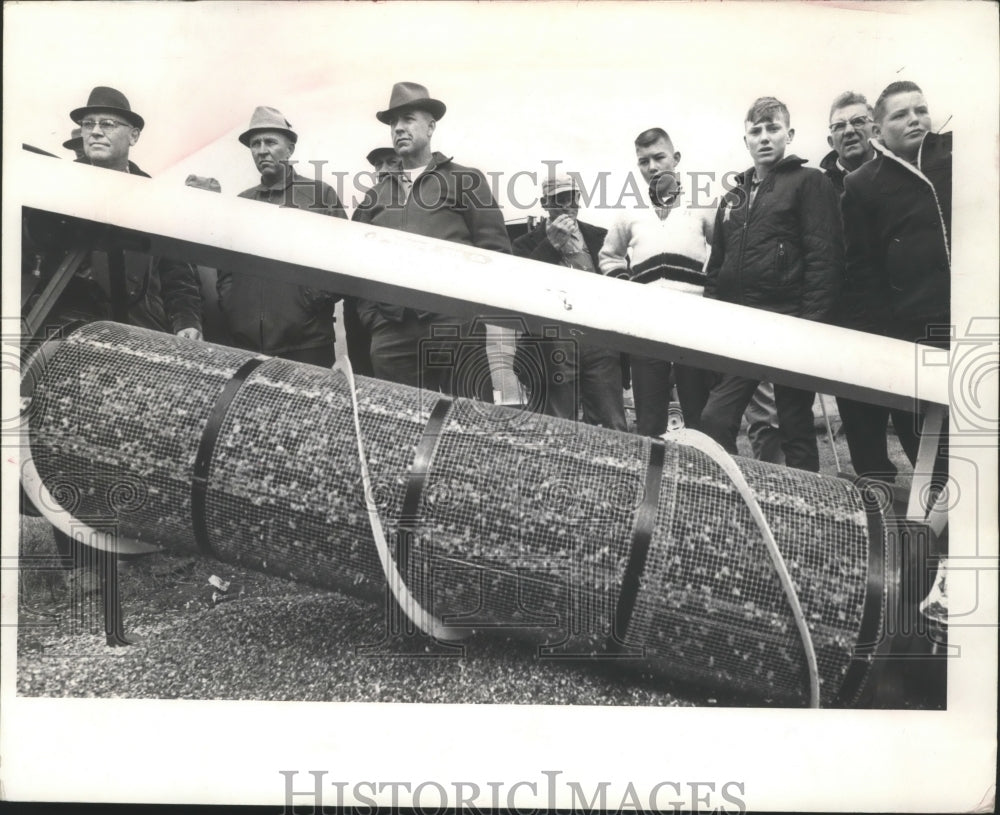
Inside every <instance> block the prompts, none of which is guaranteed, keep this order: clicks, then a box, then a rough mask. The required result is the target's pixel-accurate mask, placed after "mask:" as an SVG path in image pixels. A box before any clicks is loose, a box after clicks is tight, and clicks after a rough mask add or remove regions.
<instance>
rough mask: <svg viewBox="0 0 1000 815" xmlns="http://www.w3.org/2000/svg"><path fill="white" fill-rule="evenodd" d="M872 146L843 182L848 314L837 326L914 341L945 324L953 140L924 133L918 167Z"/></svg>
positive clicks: (947, 317)
mask: <svg viewBox="0 0 1000 815" xmlns="http://www.w3.org/2000/svg"><path fill="white" fill-rule="evenodd" d="M872 144H874V146H875V151H876V152H875V157H874V158H873V159H872V160H871V161H869V162H867V163H865V164H863V165H862V166H861V167H859V168H858V169H857V170H855V171H854V172H853V173H850V174H849V175H848V176H847V178H845V179H844V197H843V199H842V200H841V207H842V210H843V217H844V230H845V238H846V242H847V291H846V292H845V294H846V295H847V297H846V298H845V300H847V301H848V302H850V303H851V304H852V307H851V308H850V309H848V308H843V309H842V310H841V312H842V313H841V314H839V315H838V318H839V319H838V322H840V323H841V324H842V325H845V326H847V327H849V328H856V329H859V330H863V331H872V332H876V333H880V334H886V335H888V336H891V337H895V338H896V339H902V340H908V341H910V342H915V341H916V340H918V339H921V338H922V337H923V336H925V334H926V330H927V329H926V327H927V326H928V325H930V324H948V323H950V321H951V145H952V137H951V133H945V134H941V135H938V134H934V133H927V134H926V135H925V136H924V140H923V142H922V144H921V147H920V152H919V153H918V155H917V162H916V165H913V164H910V163H909V162H907V161H904V160H903V159H901V158H899V156H897V155H895V154H894V153H893V152H892V151H891V150H889V149H887V148H886V147H885V146H884V145H882V144H880V143H879V142H875V141H873V142H872ZM854 304H858V305H856V306H855V305H854Z"/></svg>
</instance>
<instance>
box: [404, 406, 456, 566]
mask: <svg viewBox="0 0 1000 815" xmlns="http://www.w3.org/2000/svg"><path fill="white" fill-rule="evenodd" d="M451 405H452V400H451V399H448V398H446V397H442V398H441V399H439V400H438V401H437V404H435V405H434V407H433V409H432V410H431V415H430V416H429V417H428V419H427V424H426V425H424V433H423V435H422V436H421V437H420V442H419V443H418V444H417V450H416V452H415V453H414V454H413V466H412V467H411V468H410V474H409V476H408V477H407V479H406V492H405V493H403V508H402V511H401V512H400V514H399V534H398V535H397V536H396V566H397V568H398V569H399V573H400V574H401V575H402V576H403V579H404V580H406V579H407V578H408V577H409V575H408V573H407V567H408V565H409V560H410V535H412V534H413V533H414V532H415V531H416V527H417V511H418V510H419V509H420V498H421V497H422V496H423V494H424V485H425V484H426V483H427V474H428V473H429V472H430V469H431V461H433V459H434V453H435V451H436V450H437V446H438V442H439V441H440V439H441V428H442V427H443V426H444V417H445V416H446V415H447V414H448V409H449V408H450V407H451Z"/></svg>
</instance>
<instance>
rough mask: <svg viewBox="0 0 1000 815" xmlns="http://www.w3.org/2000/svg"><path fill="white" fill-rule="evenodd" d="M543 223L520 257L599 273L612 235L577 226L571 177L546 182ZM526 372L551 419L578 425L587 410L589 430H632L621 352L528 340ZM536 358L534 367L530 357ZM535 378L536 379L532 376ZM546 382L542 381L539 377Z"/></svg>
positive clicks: (519, 248)
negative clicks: (580, 411) (598, 427)
mask: <svg viewBox="0 0 1000 815" xmlns="http://www.w3.org/2000/svg"><path fill="white" fill-rule="evenodd" d="M542 207H543V209H545V211H546V212H547V213H548V216H549V217H548V220H547V221H543V222H542V223H541V224H539V225H538V226H537V227H535V229H533V230H532V231H531V232H529V233H528V234H526V235H522V236H521V237H520V238H518V239H517V240H516V241H514V243H513V252H514V254H515V255H517V256H518V257H523V258H531V259H532V260H540V261H543V262H544V263H554V264H556V265H557V266H565V267H567V268H570V269H578V270H580V271H581V272H598V271H599V266H598V253H599V252H600V251H601V246H603V245H604V238H605V236H606V235H607V231H606V230H604V229H601V228H600V227H597V226H591V225H590V224H586V223H582V222H581V221H579V220H577V215H578V213H579V211H580V190H579V188H578V187H577V185H576V182H575V181H574V180H573V179H572V178H571V177H570V176H568V175H558V176H555V177H553V178H548V179H546V180H545V181H544V182H542ZM518 354H519V357H520V358H521V360H522V365H521V367H522V370H523V372H524V373H525V374H527V376H526V378H527V379H528V380H529V382H528V386H529V388H530V389H531V390H532V394H531V402H530V404H531V406H532V407H533V408H536V409H539V410H540V411H541V412H542V413H544V414H546V415H547V416H557V417H559V418H562V419H573V420H575V419H577V417H578V408H580V407H582V409H583V420H584V421H585V422H586V423H587V424H594V425H601V426H603V427H608V428H611V429H612V430H620V431H622V432H624V431H626V430H627V429H628V426H627V425H626V422H625V405H624V403H623V401H622V369H621V356H620V354H619V353H618V352H617V351H611V350H609V349H606V348H600V347H597V346H592V345H584V344H582V343H580V342H578V341H575V340H573V339H572V338H567V339H562V338H559V339H556V338H546V339H545V340H544V341H543V342H541V343H539V342H538V341H537V340H531V339H530V338H526V337H525V338H522V339H521V341H520V342H519V344H518ZM528 355H530V356H531V357H533V359H531V361H530V363H529V362H527V360H525V357H526V356H528ZM532 372H533V373H534V374H535V375H532ZM537 374H541V375H542V376H544V381H539V378H540V377H539V376H538V375H537Z"/></svg>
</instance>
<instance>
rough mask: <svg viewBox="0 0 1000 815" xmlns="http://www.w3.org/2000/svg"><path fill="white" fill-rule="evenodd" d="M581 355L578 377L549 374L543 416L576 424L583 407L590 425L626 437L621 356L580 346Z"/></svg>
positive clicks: (551, 372) (626, 427)
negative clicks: (554, 417)
mask: <svg viewBox="0 0 1000 815" xmlns="http://www.w3.org/2000/svg"><path fill="white" fill-rule="evenodd" d="M578 354H579V356H578V360H577V365H576V366H575V367H576V372H575V376H571V377H569V378H568V377H565V376H558V375H557V374H558V373H559V371H551V370H548V369H547V370H546V376H545V382H544V383H543V384H542V391H543V392H542V394H541V397H542V398H541V400H540V402H541V410H542V412H543V413H544V414H545V415H546V416H557V417H559V418H561V419H573V420H574V421H575V420H576V419H577V417H578V415H579V411H578V408H581V407H582V408H583V420H584V421H585V422H586V423H587V424H593V425H600V426H601V427H607V428H610V429H611V430H619V431H621V432H623V433H624V432H625V431H626V430H627V429H628V426H627V424H626V422H625V405H624V402H623V399H622V366H621V355H620V354H619V353H618V352H617V351H608V350H606V349H604V348H593V347H588V346H581V347H580V348H579V351H578ZM548 367H550V368H551V367H552V366H548ZM532 402H536V399H535V398H533V399H532Z"/></svg>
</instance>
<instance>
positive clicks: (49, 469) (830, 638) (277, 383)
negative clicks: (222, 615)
mask: <svg viewBox="0 0 1000 815" xmlns="http://www.w3.org/2000/svg"><path fill="white" fill-rule="evenodd" d="M250 360H257V361H259V363H260V364H258V365H257V366H256V367H253V365H252V364H248V362H249V361H250ZM251 368H252V370H250V369H251ZM32 375H33V378H34V388H33V396H32V400H31V405H30V411H29V413H28V418H29V427H30V438H31V453H32V457H33V459H34V461H35V464H36V467H37V469H38V471H39V473H40V475H41V477H42V479H43V482H44V483H45V484H46V486H47V487H48V488H49V491H50V492H51V494H52V495H53V496H54V497H55V499H56V500H57V501H58V502H59V503H60V505H61V506H62V507H63V508H64V509H66V510H68V511H70V512H71V513H73V514H74V516H75V517H76V518H78V519H79V520H80V521H81V522H82V523H90V524H100V525H101V526H102V527H104V528H107V527H108V525H109V524H111V525H113V526H114V527H115V528H116V529H117V532H118V534H120V535H122V536H125V537H129V538H133V539H137V540H141V541H145V542H149V543H154V544H157V545H159V546H162V547H165V548H167V549H170V550H175V551H183V550H189V551H191V550H197V549H199V548H201V549H202V550H206V551H208V552H209V553H210V554H212V555H214V556H215V557H217V558H219V559H220V560H223V561H227V562H231V563H233V564H237V565H240V566H244V567H250V568H254V569H258V570H261V571H264V572H267V573H272V574H276V575H281V576H286V577H291V578H293V579H298V580H303V581H307V582H310V583H313V584H316V585H319V586H324V587H329V588H338V589H344V590H348V591H351V592H355V593H358V592H360V593H363V594H365V595H367V596H369V597H372V598H373V599H375V598H379V599H380V598H382V597H383V596H384V587H385V583H386V578H385V575H384V573H383V570H382V566H381V564H380V561H379V557H378V554H377V552H376V549H375V546H374V544H373V541H372V532H371V529H370V526H369V520H368V515H367V513H366V508H365V499H364V492H363V487H362V477H361V469H360V462H359V456H358V447H357V439H356V434H355V429H354V419H353V412H352V407H351V394H350V390H349V387H350V386H349V384H348V381H347V379H346V377H345V376H344V375H343V374H342V373H341V372H339V371H330V370H326V369H323V368H319V367H315V366H310V365H304V364H299V363H294V362H289V361H286V360H280V359H269V358H261V357H259V356H258V355H254V354H252V353H250V352H246V351H241V350H237V349H232V348H226V347H221V346H215V345H211V344H208V343H203V342H193V341H187V340H183V339H180V338H178V337H173V336H169V335H166V334H162V333H157V332H151V331H146V330H143V329H138V328H131V327H127V326H123V325H118V324H115V323H95V324H91V325H89V326H86V327H84V328H81V329H79V330H78V331H76V332H75V333H74V334H72V335H71V336H70V337H68V338H67V339H65V340H63V341H61V342H60V343H59V344H58V346H57V347H54V348H50V349H48V351H47V353H46V354H45V357H44V361H43V363H42V364H40V365H39V366H38V367H37V369H36V370H35V371H34V372H33V374H32ZM356 389H357V399H358V406H359V418H360V425H361V433H362V438H363V442H364V447H365V452H366V457H367V463H368V468H369V471H370V474H371V481H372V489H373V494H374V497H375V500H376V503H377V504H378V507H379V516H380V519H381V521H382V523H383V525H384V528H385V531H386V536H387V539H388V540H389V542H390V547H391V548H392V550H393V552H394V553H396V554H398V546H399V544H398V539H397V534H396V533H397V532H399V531H400V530H401V529H402V528H404V527H405V530H408V531H409V532H410V534H409V535H407V536H406V539H407V540H408V544H407V549H408V552H409V554H408V557H407V562H406V564H404V565H405V568H403V569H401V571H403V572H404V577H405V579H406V581H407V585H408V587H409V589H410V591H411V592H412V593H413V595H414V596H415V597H416V598H417V599H418V601H419V602H420V603H421V605H423V606H424V607H425V608H426V609H427V610H428V611H430V612H431V613H433V614H434V615H436V616H437V617H439V618H440V619H442V620H444V621H445V622H446V623H448V624H449V625H452V626H458V627H465V628H467V629H469V630H480V629H502V630H504V631H506V632H508V633H512V634H514V635H517V636H523V637H526V638H530V639H531V640H534V641H537V642H538V643H539V644H540V653H542V654H544V655H547V656H551V657H553V658H556V657H580V656H586V657H588V658H596V659H600V660H606V659H618V660H622V662H623V664H626V665H628V664H631V663H634V664H636V665H639V666H642V668H643V669H649V670H653V671H656V672H658V673H659V674H662V675H664V676H666V677H670V678H674V679H679V680H684V681H693V682H697V683H700V684H708V685H712V686H715V687H719V688H723V689H728V690H731V691H734V692H738V693H740V694H744V695H746V696H748V697H749V698H752V699H758V700H767V701H770V702H778V703H784V704H802V703H804V702H805V701H806V700H807V698H808V681H807V667H806V660H805V655H804V650H803V645H802V643H801V641H800V638H799V634H798V632H797V630H796V626H795V622H794V618H793V616H792V612H791V609H790V606H789V602H788V600H787V598H786V597H785V595H784V593H783V591H782V588H781V585H780V583H779V580H778V577H777V574H776V572H775V568H774V566H773V564H772V563H771V561H770V559H769V557H768V554H767V550H766V548H765V545H764V541H763V539H762V537H761V534H760V532H759V530H758V529H757V526H756V525H755V523H754V521H753V519H752V518H751V515H750V512H749V510H748V508H747V506H746V504H745V502H744V500H743V498H742V497H741V496H740V495H739V493H738V491H737V490H736V488H735V487H734V485H733V484H732V482H731V481H730V479H729V477H728V476H727V475H726V474H725V473H724V472H723V471H722V469H721V468H720V467H719V466H718V465H717V464H715V462H713V461H712V460H711V459H710V458H708V457H707V456H706V455H704V454H703V453H701V452H699V451H698V450H695V449H693V448H690V447H686V446H684V445H681V444H676V443H671V442H670V441H669V436H668V441H667V442H666V443H665V444H664V445H663V447H662V458H663V463H662V472H661V473H656V477H655V479H654V480H652V481H651V480H650V475H649V469H650V466H651V465H650V461H651V455H650V454H651V452H652V450H651V448H652V446H653V445H654V442H653V441H652V440H650V439H647V438H644V437H640V436H636V435H630V434H624V433H618V432H615V431H611V430H606V429H603V428H597V427H591V426H588V425H584V424H580V423H576V422H568V421H564V420H560V419H554V418H549V417H544V416H539V415H536V414H531V413H527V412H524V411H520V410H516V409H512V408H505V407H500V406H493V405H487V404H483V403H480V402H476V401H472V400H465V399H454V400H451V401H450V403H448V404H445V405H442V406H439V407H438V410H437V411H436V413H437V414H438V418H439V419H440V428H439V430H438V431H437V433H436V434H434V435H433V436H429V435H428V420H429V418H430V416H431V414H432V412H434V409H435V406H437V405H438V402H439V400H440V398H441V395H440V394H437V393H429V392H427V391H424V390H421V389H417V388H410V387H406V386H402V385H396V384H392V383H388V382H383V381H380V380H376V379H367V378H363V377H358V378H357V382H356ZM206 439H207V440H208V441H209V442H210V443H209V444H206ZM206 450H210V453H211V454H210V456H208V459H207V460H199V455H201V456H202V457H203V459H204V457H205V455H206ZM420 451H423V453H424V454H426V453H427V452H428V451H429V452H430V453H431V457H430V462H429V467H427V468H426V475H425V477H423V478H422V479H421V484H420V485H419V486H420V488H419V490H418V495H417V497H418V500H417V501H416V504H415V506H414V507H411V509H415V510H416V511H415V513H414V515H413V517H409V516H407V517H406V518H404V517H403V510H404V503H405V502H406V501H407V500H409V501H410V502H411V503H412V502H413V495H414V492H413V490H414V483H413V482H414V473H415V472H416V469H419V468H415V466H414V461H415V456H417V455H418V453H419V452H420ZM738 464H739V467H740V469H741V471H742V472H743V474H744V476H745V478H746V480H747V482H748V483H749V484H750V486H751V488H752V490H753V492H754V494H755V496H756V498H757V500H758V502H759V503H760V505H761V508H762V510H763V512H764V515H765V517H766V518H767V520H768V522H769V524H770V526H771V528H772V530H773V533H774V536H775V539H776V541H777V543H778V547H779V549H780V550H781V552H782V554H783V556H784V558H785V560H786V562H787V564H788V568H789V571H790V573H791V576H792V578H793V581H794V583H795V586H796V587H797V591H798V595H799V599H800V602H801V604H802V607H803V610H804V612H805V617H806V621H807V623H808V626H809V630H810V633H811V636H812V639H813V642H814V645H815V650H816V654H817V661H818V668H819V677H820V694H821V701H822V703H823V704H825V705H837V704H846V703H849V702H850V701H852V699H853V698H855V697H856V696H857V695H858V694H859V693H860V691H861V689H862V687H863V684H864V681H865V679H866V677H867V673H868V669H869V667H870V656H866V654H868V653H869V651H870V646H871V645H872V643H873V638H874V637H875V635H876V632H877V631H878V629H879V626H880V623H881V615H882V609H883V607H884V604H885V592H886V586H885V583H886V580H885V579H883V577H882V573H881V568H882V567H881V564H882V563H883V562H884V557H885V532H884V523H883V519H882V516H881V512H880V510H879V508H878V507H877V506H872V505H870V504H869V502H867V500H866V499H865V497H864V496H862V494H861V493H860V492H859V491H858V490H857V489H856V488H855V487H854V486H853V485H852V484H850V483H849V482H847V481H844V480H842V479H832V478H826V477H823V476H820V475H816V474H812V473H805V472H801V471H796V470H790V469H786V468H783V467H777V466H773V465H768V464H763V463H760V462H756V461H750V460H745V459H738ZM200 473H203V474H204V478H201V476H200V475H199V474H200ZM651 483H658V485H659V489H658V492H655V491H654V492H649V491H648V490H647V487H648V486H649V484H651ZM408 491H409V499H408V498H407V494H408ZM199 494H200V495H201V498H200V499H199V498H195V500H194V501H193V500H192V496H193V495H194V496H198V495H199ZM653 495H655V497H656V503H655V505H654V504H653V503H652V501H651V497H650V496H653ZM644 513H645V516H646V517H647V518H648V519H651V520H652V524H651V526H650V528H649V536H648V554H647V555H646V557H645V558H644V559H638V561H637V558H636V557H635V552H636V543H637V540H638V539H639V538H640V537H641V527H642V526H643V520H642V518H643V515H644ZM196 530H203V531H201V532H198V533H197V534H196ZM637 563H638V565H637ZM629 579H631V580H632V581H633V582H635V581H637V586H638V589H637V591H636V592H635V593H634V596H629V597H628V602H627V609H628V612H629V613H628V614H627V615H626V616H625V618H623V617H622V613H621V612H622V605H623V603H625V598H624V597H623V595H624V594H627V593H628V592H627V590H626V591H625V592H623V585H627V584H628V582H629ZM373 613H381V609H380V608H377V609H376V608H374V607H373Z"/></svg>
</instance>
